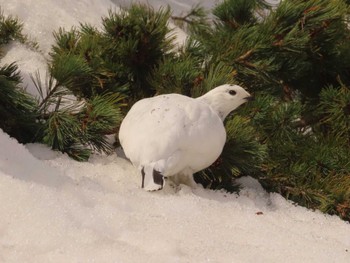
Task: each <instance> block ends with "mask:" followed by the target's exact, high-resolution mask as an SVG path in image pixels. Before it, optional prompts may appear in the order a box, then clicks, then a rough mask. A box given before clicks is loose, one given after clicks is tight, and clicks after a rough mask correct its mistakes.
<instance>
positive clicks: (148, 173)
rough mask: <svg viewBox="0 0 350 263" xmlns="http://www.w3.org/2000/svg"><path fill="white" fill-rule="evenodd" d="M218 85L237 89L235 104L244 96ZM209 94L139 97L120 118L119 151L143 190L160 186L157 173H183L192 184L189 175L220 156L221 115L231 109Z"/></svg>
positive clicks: (224, 133)
mask: <svg viewBox="0 0 350 263" xmlns="http://www.w3.org/2000/svg"><path fill="white" fill-rule="evenodd" d="M220 87H221V88H220ZM220 87H218V88H220V89H222V90H230V89H231V88H232V87H235V89H238V90H239V91H241V93H242V96H240V97H242V98H240V101H236V104H238V106H239V105H240V104H242V103H243V102H245V101H246V100H245V99H246V98H247V97H248V96H249V94H248V93H247V92H246V91H245V90H244V89H242V88H241V87H239V86H232V85H223V86H220ZM223 87H224V88H223ZM218 88H216V89H218ZM216 89H214V90H212V91H210V92H212V93H213V91H215V90H216ZM210 92H208V93H206V94H205V95H203V96H202V97H199V98H196V99H194V98H190V97H187V96H183V95H180V94H166V95H160V96H156V97H153V98H148V99H143V100H140V101H138V102H137V103H135V104H134V106H133V107H132V108H131V109H130V111H129V112H128V114H127V116H126V117H125V118H124V120H123V122H122V125H121V127H120V131H119V140H120V143H121V145H122V147H123V149H124V152H125V155H126V156H127V157H128V158H129V159H130V161H131V162H132V163H133V165H134V166H136V167H137V168H138V169H139V170H140V171H141V173H142V175H143V182H142V186H143V187H144V188H145V189H146V190H157V189H160V188H162V187H163V176H164V177H170V176H175V175H185V176H186V177H188V178H189V180H190V183H191V184H192V185H193V182H194V181H193V178H192V175H193V173H195V172H198V171H200V170H202V169H205V168H207V167H208V166H210V165H211V164H212V163H213V162H214V161H215V160H216V159H217V158H218V157H219V156H220V154H221V152H222V149H223V147H224V144H225V141H226V131H225V127H224V125H223V119H224V118H225V117H226V116H227V114H229V112H230V111H231V110H227V109H226V108H227V107H224V106H223V105H221V106H220V103H222V104H225V103H224V102H225V100H224V101H222V99H223V98H220V96H217V95H220V94H211V93H210ZM236 95H237V94H236ZM215 96H216V97H218V98H217V99H218V101H216V102H215V100H214V98H215ZM229 96H231V97H233V95H229ZM237 97H238V96H237ZM228 98H230V97H228ZM217 107H219V109H218V108H217ZM232 107H233V106H231V107H229V108H232ZM233 108H235V107H233ZM221 109H222V110H221ZM227 111H228V112H227Z"/></svg>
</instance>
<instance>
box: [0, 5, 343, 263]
mask: <svg viewBox="0 0 350 263" xmlns="http://www.w3.org/2000/svg"><path fill="white" fill-rule="evenodd" d="M164 2H165V1H164ZM170 2H176V1H173V0H168V3H170ZM177 2H178V3H181V1H177ZM207 2H210V1H209V0H208V1H207ZM0 6H1V8H2V10H3V12H4V13H5V14H10V13H11V14H14V15H18V16H19V18H20V19H21V20H22V21H24V22H25V30H26V31H25V32H26V33H27V34H30V36H31V37H33V38H37V37H38V39H37V40H38V42H39V45H40V47H41V49H42V50H43V52H42V53H37V52H35V51H32V50H30V49H29V48H28V47H26V46H23V45H20V44H17V43H13V44H11V45H10V46H9V47H8V53H7V55H6V57H5V58H4V59H2V61H1V63H4V61H5V60H6V61H7V62H6V63H9V62H13V61H17V62H18V63H19V65H20V68H21V69H23V72H22V74H27V76H28V74H29V73H30V72H35V71H36V70H37V68H42V69H43V70H44V69H45V59H46V55H47V52H48V51H49V47H50V45H51V44H52V40H53V39H52V37H51V35H50V32H52V30H54V29H56V28H57V26H64V27H65V28H70V27H71V26H72V25H76V24H77V23H78V21H86V22H91V23H96V25H99V24H100V16H101V15H102V14H106V13H107V10H108V8H109V7H113V3H111V2H109V1H107V0H98V1H97V0H96V1H93V0H91V1H88V0H75V1H68V0H67V1H64V0H60V1H55V0H46V1H44V0H42V1H38V0H36V1H34V0H26V1H22V0H11V1H8V0H0ZM39 36H45V37H39ZM25 81H26V84H27V85H28V86H29V85H30V83H29V82H27V81H28V78H25ZM121 157H122V153H120V152H118V153H115V154H113V155H111V156H104V155H94V156H93V157H92V158H91V159H90V161H89V162H86V163H79V162H76V161H73V160H71V159H69V158H68V157H67V156H65V155H62V154H60V153H57V152H53V151H51V150H49V149H47V148H46V147H45V146H43V145H38V144H31V145H26V146H23V145H21V144H19V143H18V142H17V141H16V140H14V139H12V138H10V137H9V136H8V135H7V134H4V133H3V132H2V131H1V130H0V214H1V216H0V262H1V263H2V262H5V263H8V262H10V263H12V262H16V263H17V262H45V263H46V262H57V263H60V262H122V263H124V262H125V263H129V262H130V263H133V262H152V263H153V262H156V263H158V262H159V263H161V262H181V263H182V262H220V263H221V262H235V263H236V262H238V263H239V262H327V263H328V262H336V263H342V262H344V263H348V262H350V225H349V224H348V223H346V222H344V221H341V220H340V219H339V218H338V217H335V216H327V215H323V214H321V213H320V212H317V211H316V212H313V211H310V210H307V209H305V208H302V207H299V206H296V205H293V204H292V203H290V202H288V201H286V200H285V199H284V198H283V197H281V196H280V195H278V194H268V193H266V192H265V191H264V190H263V189H262V188H261V186H260V185H259V184H258V183H257V182H256V181H255V180H254V179H252V178H250V177H246V178H242V179H241V180H240V181H241V183H242V185H243V186H244V188H243V190H242V191H241V194H240V195H239V196H238V195H235V194H227V193H224V192H220V191H216V192H215V191H210V190H204V189H196V190H191V189H189V188H188V187H186V186H182V187H181V189H180V190H179V191H177V192H170V191H169V192H164V191H163V192H162V191H160V192H154V193H148V192H144V191H143V190H142V189H140V175H139V174H138V172H137V170H136V169H135V168H134V167H133V166H132V165H131V164H130V163H129V162H128V161H127V160H125V159H123V158H121Z"/></svg>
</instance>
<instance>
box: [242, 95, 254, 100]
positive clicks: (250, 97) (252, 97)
mask: <svg viewBox="0 0 350 263" xmlns="http://www.w3.org/2000/svg"><path fill="white" fill-rule="evenodd" d="M244 99H245V100H246V101H253V100H254V96H252V95H250V96H247V97H245V98H244Z"/></svg>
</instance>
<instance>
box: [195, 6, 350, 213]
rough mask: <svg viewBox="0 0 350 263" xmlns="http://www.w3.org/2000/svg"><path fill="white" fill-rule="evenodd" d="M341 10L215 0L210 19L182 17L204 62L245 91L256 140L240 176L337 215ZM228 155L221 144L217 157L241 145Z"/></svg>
mask: <svg viewBox="0 0 350 263" xmlns="http://www.w3.org/2000/svg"><path fill="white" fill-rule="evenodd" d="M348 11H349V6H348V3H346V2H345V1H342V0H334V1H324V0H312V1H302V0H285V1H282V2H281V3H280V4H279V5H278V7H277V8H276V9H269V8H267V5H266V3H265V2H264V1H239V0H225V1H223V2H222V3H221V4H219V5H218V6H217V7H216V8H215V9H214V11H213V14H214V15H215V16H216V19H215V21H214V23H213V25H190V27H192V28H191V29H190V32H191V33H192V34H191V36H192V37H193V38H194V39H195V41H197V43H199V45H200V48H201V50H203V51H204V52H205V54H207V61H209V62H207V63H213V64H215V63H224V64H225V65H226V66H227V67H229V68H230V69H231V71H232V72H233V74H234V75H235V80H236V81H237V82H239V83H242V85H244V86H245V87H247V88H248V90H250V91H251V92H254V94H255V97H256V100H255V101H254V102H253V103H252V104H251V105H250V106H249V107H243V108H242V109H240V110H239V111H238V112H239V114H241V115H242V116H244V117H243V118H248V119H249V120H250V125H252V126H253V130H255V131H256V132H257V134H256V135H255V138H257V139H258V140H259V142H260V144H261V145H262V146H264V147H266V154H267V155H266V156H265V157H264V158H263V162H262V163H260V165H259V167H260V168H259V171H258V172H251V173H250V174H251V175H253V176H255V177H256V178H257V179H258V180H259V181H260V182H261V183H262V185H263V186H264V187H265V188H266V189H267V190H269V191H276V192H279V193H281V194H283V195H284V196H285V197H287V198H289V199H291V200H293V201H295V202H297V203H299V204H302V205H305V206H307V207H309V208H314V209H320V210H322V211H324V212H327V213H330V214H338V215H340V216H341V217H342V218H344V219H346V220H350V177H349V174H350V167H349V164H350V162H349V156H350V144H349V121H350V116H349V105H350V98H349V95H348V94H349V87H350V78H349V74H350V53H349V51H350V46H349V45H350V44H349V43H350V42H349V37H350V34H349V32H350V31H349V26H348ZM236 125H238V124H236ZM239 125H240V124H239ZM229 134H230V132H229ZM243 134H244V133H243V131H242V133H239V134H237V137H239V136H241V137H242V135H243ZM243 145H245V143H244V144H243ZM231 154H232V155H231ZM233 154H234V153H233V152H232V153H231V152H225V151H224V152H223V155H222V159H226V158H227V159H230V158H232V160H235V159H236V158H237V159H239V155H241V154H242V152H240V153H239V154H236V155H233ZM230 163H233V161H231V162H230ZM223 164H224V163H223ZM223 164H222V165H223ZM222 165H221V166H220V165H219V166H218V167H217V168H215V169H219V170H220V169H222ZM240 168H242V166H240ZM239 171H240V173H241V174H244V172H243V169H240V170H239ZM232 174H234V173H232ZM226 188H227V187H226Z"/></svg>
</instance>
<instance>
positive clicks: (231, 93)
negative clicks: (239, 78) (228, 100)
mask: <svg viewBox="0 0 350 263" xmlns="http://www.w3.org/2000/svg"><path fill="white" fill-rule="evenodd" d="M228 93H230V95H232V96H234V95H236V94H237V92H236V91H235V90H233V89H231V90H230V91H229V92H228Z"/></svg>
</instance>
